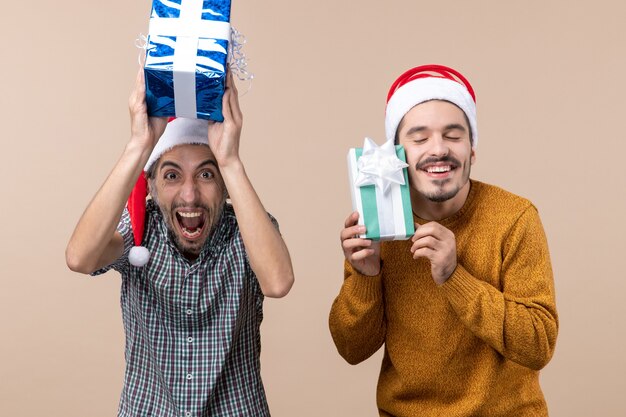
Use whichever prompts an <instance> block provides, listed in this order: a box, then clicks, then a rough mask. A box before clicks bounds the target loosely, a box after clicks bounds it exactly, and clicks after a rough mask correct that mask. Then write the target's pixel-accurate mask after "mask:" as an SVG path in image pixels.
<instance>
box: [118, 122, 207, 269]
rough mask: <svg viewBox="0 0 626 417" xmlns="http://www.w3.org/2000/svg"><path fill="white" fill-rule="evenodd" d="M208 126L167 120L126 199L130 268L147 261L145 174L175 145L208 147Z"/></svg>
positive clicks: (146, 187)
mask: <svg viewBox="0 0 626 417" xmlns="http://www.w3.org/2000/svg"><path fill="white" fill-rule="evenodd" d="M208 138H209V122H208V120H203V119H185V118H181V117H179V118H177V119H171V120H170V122H169V123H168V124H167V127H166V128H165V131H164V132H163V135H162V136H161V138H160V139H159V141H158V142H157V144H156V146H155V147H154V149H153V150H152V153H151V154H150V157H149V158H148V162H147V163H146V165H145V167H144V169H143V172H142V173H141V174H140V175H139V178H138V179H137V183H136V184H135V187H134V188H133V190H132V191H131V193H130V196H129V197H128V204H127V206H126V207H127V208H128V212H129V215H130V223H131V226H132V229H133V238H134V241H135V246H133V247H132V248H131V249H130V253H129V254H128V261H129V262H130V264H131V265H133V266H137V267H142V266H144V265H145V264H147V263H148V260H149V259H150V251H149V250H148V249H147V248H146V247H144V246H141V241H142V239H143V232H144V222H145V218H146V197H147V195H148V181H147V172H149V171H150V168H151V167H152V166H153V165H154V164H155V163H156V162H157V161H158V160H159V158H160V157H161V156H162V155H163V154H164V153H165V152H168V151H170V150H171V149H173V148H174V147H176V146H179V145H191V144H198V145H208V144H209V140H208Z"/></svg>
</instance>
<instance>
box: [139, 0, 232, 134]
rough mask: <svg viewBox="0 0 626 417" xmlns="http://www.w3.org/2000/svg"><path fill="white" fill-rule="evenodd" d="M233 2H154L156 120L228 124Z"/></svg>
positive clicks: (149, 89)
mask: <svg viewBox="0 0 626 417" xmlns="http://www.w3.org/2000/svg"><path fill="white" fill-rule="evenodd" d="M229 20H230V1H229V0H153V2H152V13H151V16H150V29H149V31H148V39H147V44H146V62H145V64H144V71H145V75H146V77H145V78H146V102H147V105H148V114H149V115H150V116H176V117H187V118H192V119H210V120H215V121H219V122H221V121H223V120H224V116H223V115H222V96H223V95H224V87H225V82H226V68H227V59H228V44H229V42H230V23H229Z"/></svg>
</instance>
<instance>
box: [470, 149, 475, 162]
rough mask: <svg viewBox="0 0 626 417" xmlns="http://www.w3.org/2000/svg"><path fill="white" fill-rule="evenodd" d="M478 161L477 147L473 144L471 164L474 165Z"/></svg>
mask: <svg viewBox="0 0 626 417" xmlns="http://www.w3.org/2000/svg"><path fill="white" fill-rule="evenodd" d="M474 162H476V148H474V147H473V146H472V152H471V153H470V165H474Z"/></svg>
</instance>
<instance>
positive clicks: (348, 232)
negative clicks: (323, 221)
mask: <svg viewBox="0 0 626 417" xmlns="http://www.w3.org/2000/svg"><path fill="white" fill-rule="evenodd" d="M363 233H365V226H363V225H356V226H350V227H346V228H345V229H342V230H341V233H340V234H339V237H340V239H341V240H347V239H352V238H355V237H358V236H359V235H362V234H363Z"/></svg>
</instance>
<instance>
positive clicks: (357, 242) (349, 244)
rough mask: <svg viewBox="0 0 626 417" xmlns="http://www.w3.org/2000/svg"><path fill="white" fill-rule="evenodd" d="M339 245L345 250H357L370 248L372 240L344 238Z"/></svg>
mask: <svg viewBox="0 0 626 417" xmlns="http://www.w3.org/2000/svg"><path fill="white" fill-rule="evenodd" d="M341 245H342V247H343V249H344V250H345V251H348V252H350V251H359V250H361V249H368V248H370V247H371V246H372V241H371V240H370V239H357V238H354V239H346V240H344V241H343V242H342V244H341Z"/></svg>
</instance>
